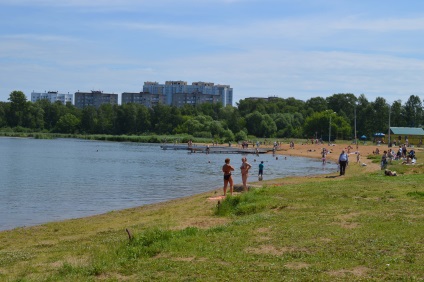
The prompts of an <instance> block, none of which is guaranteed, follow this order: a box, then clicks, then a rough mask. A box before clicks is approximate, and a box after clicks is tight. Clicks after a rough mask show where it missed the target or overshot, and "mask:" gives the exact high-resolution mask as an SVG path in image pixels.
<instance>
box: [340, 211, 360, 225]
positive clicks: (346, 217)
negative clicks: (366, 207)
mask: <svg viewBox="0 0 424 282" xmlns="http://www.w3.org/2000/svg"><path fill="white" fill-rule="evenodd" d="M359 215H360V213H358V212H351V213H347V214H342V215H339V216H337V217H336V218H337V219H338V222H336V224H337V225H339V226H340V227H342V228H346V229H355V228H358V227H359V223H357V222H355V221H354V219H355V218H356V217H358V216H359Z"/></svg>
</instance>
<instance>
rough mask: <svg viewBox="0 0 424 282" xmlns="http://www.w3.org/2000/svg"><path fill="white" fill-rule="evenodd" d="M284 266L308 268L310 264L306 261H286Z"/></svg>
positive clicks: (296, 268) (297, 268)
mask: <svg viewBox="0 0 424 282" xmlns="http://www.w3.org/2000/svg"><path fill="white" fill-rule="evenodd" d="M284 266H285V267H287V268H288V269H295V270H299V269H303V268H308V267H309V266H310V265H309V264H308V263H306V262H289V263H286V264H285V265H284Z"/></svg>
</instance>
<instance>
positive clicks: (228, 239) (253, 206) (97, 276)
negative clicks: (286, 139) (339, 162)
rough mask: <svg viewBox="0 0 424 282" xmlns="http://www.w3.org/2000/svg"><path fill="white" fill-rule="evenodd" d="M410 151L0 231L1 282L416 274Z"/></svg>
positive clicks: (422, 269) (418, 242)
mask: <svg viewBox="0 0 424 282" xmlns="http://www.w3.org/2000/svg"><path fill="white" fill-rule="evenodd" d="M303 149H304V148H303ZM308 152H309V150H308ZM417 156H418V162H417V164H416V165H413V166H412V165H411V166H406V165H402V164H399V163H397V162H394V163H393V164H392V165H389V169H391V170H396V171H397V172H398V176H396V177H389V176H384V174H383V173H382V171H381V170H378V169H377V170H376V169H369V168H370V167H372V164H373V163H374V164H376V163H378V162H379V157H373V156H370V157H369V159H367V162H368V163H369V165H367V166H362V165H361V164H354V163H352V164H350V165H349V167H348V170H347V175H346V176H343V177H339V176H338V175H337V174H331V175H324V176H323V175H321V176H309V177H289V178H284V179H278V180H271V181H264V182H262V183H261V184H262V185H263V187H261V188H257V189H252V190H251V191H249V192H248V193H244V194H238V195H235V196H233V197H227V198H226V199H225V200H221V201H220V202H219V204H218V202H217V200H211V199H210V198H211V197H214V196H216V195H218V194H221V193H222V191H221V190H217V191H211V192H208V193H203V194H199V195H195V196H192V197H187V198H183V199H178V200H173V201H169V202H166V203H160V204H155V205H148V206H143V207H139V208H133V209H127V210H122V211H113V212H109V213H107V214H103V215H99V216H93V217H87V218H82V219H74V220H67V221H63V222H55V223H48V224H44V225H40V226H35V227H29V228H17V229H14V230H10V231H4V232H0V242H1V244H0V280H1V281H152V280H153V281H154V280H157V281H229V280H238V281H284V280H290V281H312V280H314V281H422V280H424V235H423V234H424V189H423V186H424V185H423V183H424V174H423V172H424V166H423V164H422V163H423V160H424V153H423V152H422V151H418V153H417ZM362 158H363V159H365V155H363V157H362ZM126 229H128V230H129V234H128V233H127V231H126Z"/></svg>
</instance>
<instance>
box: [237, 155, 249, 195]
mask: <svg viewBox="0 0 424 282" xmlns="http://www.w3.org/2000/svg"><path fill="white" fill-rule="evenodd" d="M241 161H242V164H241V166H240V170H241V180H242V181H243V191H245V192H247V177H248V176H249V169H250V168H251V167H252V166H251V165H250V164H249V163H248V162H247V158H245V157H244V158H242V159H241Z"/></svg>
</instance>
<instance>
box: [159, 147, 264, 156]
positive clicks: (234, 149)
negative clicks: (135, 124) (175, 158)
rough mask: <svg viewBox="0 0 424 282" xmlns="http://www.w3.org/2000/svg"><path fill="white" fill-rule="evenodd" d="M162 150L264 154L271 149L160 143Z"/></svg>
mask: <svg viewBox="0 0 424 282" xmlns="http://www.w3.org/2000/svg"><path fill="white" fill-rule="evenodd" d="M160 147H161V149H162V150H186V151H188V152H189V153H204V154H265V153H268V152H272V149H266V148H258V149H256V148H250V149H249V148H247V149H243V148H239V147H230V146H209V149H208V147H207V146H203V145H202V146H187V145H162V146H160Z"/></svg>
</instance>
